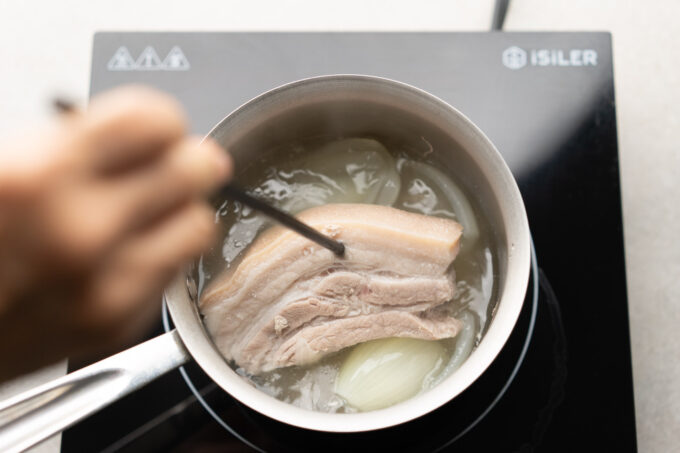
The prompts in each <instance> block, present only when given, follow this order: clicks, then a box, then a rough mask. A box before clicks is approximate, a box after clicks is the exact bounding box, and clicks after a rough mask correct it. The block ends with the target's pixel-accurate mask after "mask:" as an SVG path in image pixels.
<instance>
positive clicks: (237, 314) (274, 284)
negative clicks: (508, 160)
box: [199, 204, 462, 365]
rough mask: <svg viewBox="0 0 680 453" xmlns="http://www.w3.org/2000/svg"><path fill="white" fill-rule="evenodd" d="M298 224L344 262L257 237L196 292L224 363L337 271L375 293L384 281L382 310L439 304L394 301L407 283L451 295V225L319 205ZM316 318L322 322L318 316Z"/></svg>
mask: <svg viewBox="0 0 680 453" xmlns="http://www.w3.org/2000/svg"><path fill="white" fill-rule="evenodd" d="M298 217H299V218H300V219H301V220H302V221H303V222H305V223H307V224H308V225H310V226H312V227H313V228H316V229H319V230H320V231H323V232H325V233H326V234H328V235H329V236H332V237H334V238H335V239H338V240H341V241H343V242H344V243H345V245H346V253H345V256H344V257H343V258H338V257H336V256H335V255H333V254H332V253H331V252H330V251H328V250H326V249H324V248H321V247H319V246H317V245H316V244H314V243H312V242H310V241H309V240H307V239H305V238H303V237H301V236H299V235H297V234H296V233H294V232H292V231H289V230H287V229H284V228H282V227H274V228H271V229H270V230H268V231H266V232H265V233H263V234H262V235H261V236H260V237H259V238H258V239H257V240H256V241H255V242H254V243H253V244H252V246H251V247H250V248H249V249H248V250H247V252H246V254H245V256H244V257H243V259H242V261H241V262H240V263H239V265H238V266H236V267H235V268H232V269H230V270H228V271H227V272H225V273H224V274H223V275H222V276H220V277H218V278H217V279H216V280H215V281H214V282H213V283H212V284H211V285H210V286H209V287H208V288H207V289H206V291H204V293H203V295H202V297H201V299H200V302H199V305H200V308H201V311H202V313H203V314H204V315H205V323H206V327H207V328H208V331H209V332H210V333H211V335H212V336H213V339H214V340H215V342H216V344H217V345H218V348H219V349H220V351H221V352H222V353H223V354H224V355H225V357H227V358H229V359H233V358H235V357H236V356H237V355H238V352H239V349H238V348H241V347H243V346H244V344H243V341H244V339H245V338H246V337H248V338H254V336H255V335H256V334H257V332H259V331H261V330H262V327H263V326H264V325H266V324H267V322H270V321H273V319H274V317H275V316H276V313H277V312H279V311H281V308H282V307H281V306H280V303H282V302H283V301H286V300H287V301H288V302H289V303H290V302H293V301H295V300H299V299H300V298H299V297H296V295H297V296H300V295H304V293H305V291H309V290H310V288H311V286H310V285H312V284H313V282H317V283H319V284H320V285H323V282H322V281H321V280H319V278H318V277H320V276H323V275H325V274H328V275H329V276H331V275H333V273H338V275H340V276H341V277H342V276H344V275H346V274H342V272H345V273H349V274H352V273H353V274H358V275H359V277H357V278H359V279H361V278H368V279H369V280H373V281H375V285H374V286H375V287H379V286H380V280H379V279H380V278H382V277H384V278H389V279H391V281H387V280H386V282H387V285H386V288H392V289H391V290H387V289H385V291H391V294H392V296H391V297H387V296H385V297H383V299H385V300H388V299H393V301H392V302H390V303H389V304H388V305H390V308H392V306H393V305H400V304H401V305H402V306H408V305H413V306H416V305H418V304H421V305H420V306H419V307H418V309H420V310H422V309H425V308H427V306H425V305H422V304H423V303H424V302H429V303H430V304H431V305H432V304H437V303H441V301H435V300H434V299H433V300H431V301H418V300H415V299H417V297H416V298H415V299H412V300H409V297H410V296H405V297H401V298H400V297H399V296H398V295H399V294H402V292H403V293H404V294H409V291H407V290H406V288H408V286H409V285H408V280H407V279H408V278H418V277H424V278H431V279H434V280H437V279H442V280H446V281H447V282H448V283H447V284H448V285H450V291H453V283H452V282H451V279H450V277H449V276H447V275H446V271H447V268H448V267H449V265H450V264H451V262H452V261H453V259H454V258H455V256H456V254H457V252H458V247H459V240H460V236H461V231H462V229H461V227H460V225H459V224H457V223H456V222H453V221H451V220H446V219H440V218H434V217H427V216H423V215H418V214H412V213H407V212H404V211H400V210H398V209H394V208H389V207H384V206H375V205H360V204H354V205H347V204H335V205H326V206H321V207H318V208H312V209H310V210H307V211H305V212H303V213H301V214H300V215H299V216H298ZM334 271H335V272H334ZM352 278H354V277H352ZM330 281H331V280H327V281H326V283H328V282H330ZM345 283H346V282H345ZM345 283H342V281H341V280H336V284H337V286H333V285H329V286H328V287H327V288H326V292H329V291H330V292H331V293H332V292H333V291H337V290H340V291H341V292H342V290H341V289H340V288H342V287H343V285H344V286H347V285H346V284H345ZM349 287H352V285H349ZM398 287H401V288H398ZM413 293H414V292H410V294H413ZM367 294H368V295H367V296H366V297H364V299H363V301H361V303H362V304H372V302H371V301H370V297H371V296H370V294H371V293H370V292H368V293H367ZM329 295H330V294H327V295H326V298H327V299H329V300H335V301H338V300H340V299H341V298H340V297H337V295H336V296H332V297H328V296H329ZM393 296H396V297H393ZM372 305H378V306H379V305H380V304H375V303H373V304H372ZM343 310H347V314H346V315H343V314H341V313H342V311H343ZM332 311H334V312H335V314H336V315H339V316H350V315H351V309H349V308H347V307H345V306H342V307H341V308H340V309H335V308H334V309H333V310H332ZM319 315H320V316H325V312H324V311H323V310H322V311H320V312H319ZM277 319H279V320H280V318H277ZM286 320H287V318H286ZM286 322H290V321H289V320H287V321H286ZM258 326H259V329H258V328H257V327H258ZM279 327H281V326H279ZM237 339H240V340H241V341H236V340H237ZM240 365H241V364H240Z"/></svg>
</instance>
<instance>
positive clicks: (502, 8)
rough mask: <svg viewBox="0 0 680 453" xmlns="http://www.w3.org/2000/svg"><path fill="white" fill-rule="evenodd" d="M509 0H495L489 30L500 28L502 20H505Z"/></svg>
mask: <svg viewBox="0 0 680 453" xmlns="http://www.w3.org/2000/svg"><path fill="white" fill-rule="evenodd" d="M509 4H510V0H496V5H495V6H494V8H493V19H492V21H491V30H502V29H503V22H505V15H506V14H507V12H508V5H509Z"/></svg>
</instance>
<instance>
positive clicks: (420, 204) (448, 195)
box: [401, 161, 479, 251]
mask: <svg viewBox="0 0 680 453" xmlns="http://www.w3.org/2000/svg"><path fill="white" fill-rule="evenodd" d="M401 175H402V178H403V184H404V189H405V190H404V192H405V194H404V196H403V197H404V200H402V201H401V203H402V204H403V205H404V207H406V208H411V209H415V210H417V211H419V212H421V213H423V214H425V215H441V216H444V217H451V215H452V214H453V217H454V218H455V220H457V221H458V222H459V223H460V224H461V225H462V226H463V239H462V248H461V251H464V250H466V249H468V250H469V249H470V248H471V246H472V245H473V244H474V243H475V242H477V239H478V238H479V226H478V224H477V217H476V216H475V212H474V210H473V209H472V206H471V205H470V202H469V201H468V199H467V197H466V196H465V194H464V193H463V191H462V190H461V189H460V187H458V186H457V185H456V184H455V183H454V182H453V181H451V178H449V177H448V176H446V175H445V174H444V173H442V172H441V171H439V170H438V169H436V168H435V167H433V166H431V165H427V164H424V163H421V162H413V161H406V162H403V164H402V165H401ZM416 175H417V176H416ZM450 209H452V210H453V213H451V212H450V211H449V210H450Z"/></svg>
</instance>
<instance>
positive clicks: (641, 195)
mask: <svg viewBox="0 0 680 453" xmlns="http://www.w3.org/2000/svg"><path fill="white" fill-rule="evenodd" d="M492 10H493V0H458V1H451V0H429V1H427V2H418V4H417V6H416V2H409V1H406V0H399V1H396V0H392V1H389V0H374V1H370V2H369V1H365V0H345V1H343V2H322V1H318V0H317V1H314V0H289V1H286V2H283V1H274V0H271V1H263V0H259V1H257V0H250V1H232V0H193V1H191V2H186V1H182V0H147V1H144V0H117V1H115V2H113V1H110V2H103V1H100V2H92V1H87V0H60V1H39V0H22V1H20V0H14V1H12V0H0V81H1V82H2V83H0V137H5V136H8V135H13V134H15V133H17V131H19V130H27V129H28V128H29V127H33V126H34V125H35V124H36V122H40V121H45V120H47V118H48V115H49V109H48V106H47V105H46V102H47V100H48V99H50V98H51V97H52V96H54V94H55V93H66V94H68V95H69V96H72V97H75V99H76V100H80V101H82V102H83V103H84V102H85V99H86V98H87V93H88V87H89V74H90V52H91V46H92V35H93V33H94V32H95V31H100V30H137V31H139V30H164V31H168V30H171V31H179V30H187V31H188V30H191V31H206V30H211V31H221V30H224V31H235V30H244V31H245V30H249V31H254V30H262V31H272V30H316V31H324V30H334V31H351V30H356V31H358V30H362V31H365V30H412V31H422V30H438V31H462V30H487V29H488V27H489V24H490V20H491V13H492ZM678 17H680V2H678V1H677V0H655V1H649V2H641V1H638V2H632V1H623V0H599V1H592V0H512V1H511V4H510V9H509V11H508V15H507V19H506V25H505V29H506V30H545V31H554V30H576V31H581V30H583V31H585V30H598V31H603V30H604V31H611V32H612V34H613V40H614V67H615V81H616V102H617V115H618V126H619V128H618V130H619V152H620V160H621V179H622V186H623V212H624V229H625V244H626V262H627V263H626V264H627V276H628V291H629V310H630V323H631V336H632V348H633V374H634V380H635V404H636V414H637V415H636V417H637V435H638V443H639V450H640V451H641V452H660V453H666V452H670V451H674V450H676V449H677V448H678V445H680V333H679V331H678V326H679V325H680V241H679V240H677V234H676V233H677V232H678V231H680V201H679V200H680V177H678V175H680V107H678V106H680V88H679V86H678V81H679V80H680V50H678V47H677V42H678V41H677V23H676V22H677V20H678ZM673 32H675V33H673ZM584 253H587V250H584ZM59 373H63V366H57V367H53V368H52V369H51V370H47V371H43V372H42V373H38V374H37V377H36V375H34V376H33V377H32V378H30V379H29V378H25V379H21V380H19V381H17V382H14V383H10V384H7V385H5V386H4V387H2V388H0V399H1V398H3V397H5V396H7V395H9V394H12V393H14V392H16V391H18V390H19V389H21V388H23V387H27V386H31V385H35V384H36V383H37V382H38V381H41V380H45V379H47V378H49V376H53V375H55V374H59ZM58 445H59V439H58V438H56V439H53V440H52V441H50V442H47V443H45V444H43V445H41V446H40V447H39V448H38V449H36V450H39V451H44V452H54V451H58Z"/></svg>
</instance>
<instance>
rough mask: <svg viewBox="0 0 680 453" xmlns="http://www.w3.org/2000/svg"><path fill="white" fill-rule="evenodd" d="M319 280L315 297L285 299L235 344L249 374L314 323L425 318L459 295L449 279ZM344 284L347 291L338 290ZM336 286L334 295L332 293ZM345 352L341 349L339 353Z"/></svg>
mask: <svg viewBox="0 0 680 453" xmlns="http://www.w3.org/2000/svg"><path fill="white" fill-rule="evenodd" d="M314 280H318V282H315V284H314V285H313V289H312V290H311V291H309V290H308V291H303V292H302V293H300V292H299V291H293V292H292V295H291V296H290V297H289V296H288V295H287V296H286V297H283V298H282V299H281V300H280V301H278V302H276V303H274V304H272V307H271V308H270V309H269V310H267V311H266V313H264V314H263V316H262V317H261V318H260V319H258V320H256V321H255V322H253V324H252V327H251V328H250V330H249V331H248V332H247V333H246V334H245V335H244V336H243V337H241V338H238V339H233V340H232V341H233V344H232V345H231V349H232V351H233V353H234V357H233V358H234V360H235V361H236V362H237V363H239V364H241V366H243V367H244V368H246V369H252V368H261V367H265V368H266V367H267V366H266V365H267V364H271V362H267V360H268V358H269V359H271V358H272V356H271V352H272V351H276V349H277V348H278V347H279V346H280V345H281V344H283V343H284V342H285V341H286V340H287V339H288V338H290V337H292V336H294V335H296V334H297V332H298V331H299V329H300V328H306V327H307V326H308V325H309V324H310V323H312V322H317V321H319V320H321V321H324V322H325V321H327V320H332V319H333V318H346V317H355V316H360V315H368V314H376V313H380V312H384V311H386V310H390V311H404V312H422V311H425V310H427V309H429V308H432V307H435V306H438V305H441V304H443V303H444V302H447V301H449V300H451V298H452V297H453V293H454V285H453V281H452V279H451V278H450V277H449V276H448V275H447V276H445V277H444V276H441V277H437V278H430V277H406V278H398V277H385V276H374V277H371V276H369V275H360V274H352V273H349V272H338V273H335V274H331V275H329V276H325V277H322V278H320V279H318V278H317V279H314ZM339 281H341V282H343V283H344V285H343V284H340V285H337V283H338V282H339ZM350 283H351V284H350ZM334 284H335V285H334ZM331 285H333V286H332V287H333V290H332V291H328V288H329V287H330V286H331ZM336 285H337V286H336ZM376 338H380V335H378V337H376ZM218 347H219V348H220V349H223V348H226V347H228V345H224V344H219V343H218ZM342 347H344V346H342V345H341V344H339V347H338V349H336V350H339V349H342ZM326 352H333V351H326ZM298 357H301V358H304V356H298Z"/></svg>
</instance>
